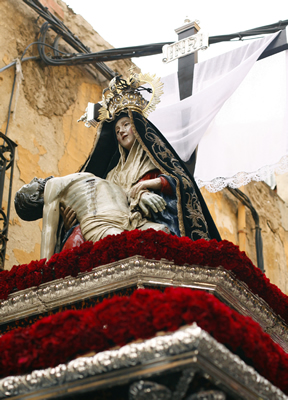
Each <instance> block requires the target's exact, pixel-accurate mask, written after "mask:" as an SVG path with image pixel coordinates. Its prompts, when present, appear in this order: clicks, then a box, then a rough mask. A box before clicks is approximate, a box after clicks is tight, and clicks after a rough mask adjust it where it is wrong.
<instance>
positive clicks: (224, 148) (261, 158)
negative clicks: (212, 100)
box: [195, 51, 288, 192]
mask: <svg viewBox="0 0 288 400" xmlns="http://www.w3.org/2000/svg"><path fill="white" fill-rule="evenodd" d="M287 98H288V52H287V51H282V52H281V53H278V54H275V55H273V56H270V57H267V58H265V59H263V60H260V61H258V62H257V63H256V64H255V65H254V67H253V69H252V70H251V71H250V72H249V74H248V75H247V76H246V78H245V80H244V81H243V82H242V83H241V85H240V86H239V87H238V89H237V90H236V91H235V93H234V94H233V95H232V96H231V97H230V98H229V99H228V100H227V102H226V103H225V104H224V106H223V107H222V109H221V110H220V111H219V113H218V114H217V115H216V117H215V119H214V120H213V122H212V123H211V124H210V126H209V128H208V130H207V131H206V133H205V135H204V137H203V139H202V140H201V142H200V144H199V147H198V153H197V164H196V170H195V178H196V181H197V183H198V185H199V186H200V187H201V186H205V187H206V188H207V189H208V190H209V191H212V192H216V191H218V190H221V189H223V188H224V187H226V186H231V187H233V188H237V187H240V186H242V185H246V184H247V183H249V182H250V181H251V180H255V181H266V182H267V183H268V181H269V179H271V175H272V174H273V172H277V173H285V172H288V103H287ZM207 160H209V162H208V163H207ZM273 175H274V174H273Z"/></svg>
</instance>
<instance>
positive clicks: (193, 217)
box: [129, 113, 210, 240]
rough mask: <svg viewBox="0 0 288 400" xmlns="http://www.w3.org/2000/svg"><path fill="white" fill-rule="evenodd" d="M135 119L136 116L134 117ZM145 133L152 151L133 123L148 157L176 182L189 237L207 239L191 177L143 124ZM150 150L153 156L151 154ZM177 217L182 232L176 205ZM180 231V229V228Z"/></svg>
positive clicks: (202, 216) (149, 127)
mask: <svg viewBox="0 0 288 400" xmlns="http://www.w3.org/2000/svg"><path fill="white" fill-rule="evenodd" d="M129 116H130V118H131V120H132V121H133V115H132V113H130V114H129ZM136 119H137V118H136ZM137 122H138V123H141V124H143V125H144V123H143V120H141V119H139V118H138V119H137ZM144 127H145V135H144V138H145V140H146V143H147V144H149V146H150V148H151V149H152V151H149V149H148V146H145V144H144V143H143V141H142V139H141V137H140V135H139V134H138V132H137V130H136V127H135V125H134V124H133V128H134V134H135V135H136V137H137V140H138V141H139V142H140V143H141V145H142V146H143V147H144V148H145V151H146V152H147V154H149V157H150V159H151V160H152V162H153V163H154V164H155V166H156V167H157V168H158V169H159V170H160V171H162V172H163V173H164V174H166V175H168V176H171V177H172V178H174V179H175V180H176V183H177V198H178V202H179V201H181V197H183V200H184V203H185V208H186V210H185V211H186V216H187V219H188V220H189V221H190V225H191V226H190V231H191V234H190V237H191V239H192V240H196V239H199V238H203V239H206V240H209V238H210V237H209V232H208V225H207V222H206V220H205V217H204V215H203V211H202V207H201V204H200V201H199V199H198V197H197V195H196V191H195V186H194V184H193V182H192V180H191V179H189V177H188V175H187V173H186V172H185V171H184V169H183V167H182V166H181V163H180V161H179V160H178V159H177V158H176V157H175V155H174V153H173V152H172V151H171V150H170V149H169V147H167V145H166V144H165V143H164V141H163V140H162V139H161V138H160V137H159V135H158V134H157V132H156V131H155V130H154V129H153V128H152V127H151V126H147V125H145V126H144ZM152 152H153V154H154V156H152ZM181 184H182V185H183V190H180V185H181ZM178 219H179V225H180V228H181V227H182V232H181V233H182V234H183V230H184V234H185V227H184V226H183V225H184V223H183V210H180V208H179V207H178ZM180 231H181V229H180Z"/></svg>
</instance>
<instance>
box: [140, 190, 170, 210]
mask: <svg viewBox="0 0 288 400" xmlns="http://www.w3.org/2000/svg"><path fill="white" fill-rule="evenodd" d="M147 206H148V207H150V208H151V209H152V210H153V211H154V212H156V213H157V212H158V211H163V210H164V209H165V208H166V201H165V200H164V199H162V197H161V196H159V195H158V194H156V193H152V192H145V193H143V194H142V196H141V198H140V201H139V207H140V208H141V210H142V211H143V212H144V215H147V214H149V210H148V208H147Z"/></svg>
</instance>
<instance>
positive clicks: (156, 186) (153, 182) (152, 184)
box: [130, 178, 162, 198]
mask: <svg viewBox="0 0 288 400" xmlns="http://www.w3.org/2000/svg"><path fill="white" fill-rule="evenodd" d="M161 186H162V183H161V179H160V178H154V179H147V180H145V181H140V182H138V183H136V185H134V186H133V187H132V189H131V190H130V196H131V197H132V198H135V197H136V195H137V194H138V193H139V192H140V191H141V190H146V189H149V190H160V189H161Z"/></svg>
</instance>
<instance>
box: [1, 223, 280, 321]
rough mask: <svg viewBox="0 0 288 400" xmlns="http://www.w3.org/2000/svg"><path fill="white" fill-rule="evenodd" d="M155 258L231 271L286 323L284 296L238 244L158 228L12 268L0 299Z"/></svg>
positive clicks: (3, 274) (4, 276) (3, 280)
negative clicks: (141, 258) (112, 265)
mask: <svg viewBox="0 0 288 400" xmlns="http://www.w3.org/2000/svg"><path fill="white" fill-rule="evenodd" d="M136 254H138V255H142V256H144V257H146V258H152V259H156V260H160V259H161V258H165V259H167V260H170V261H174V262H175V264H178V265H183V264H185V263H187V264H198V265H208V266H210V267H218V266H219V265H222V266H223V267H224V268H225V269H227V270H229V271H233V272H234V274H235V275H236V277H237V278H238V279H239V280H241V281H243V282H245V283H246V284H247V285H248V286H249V288H250V290H251V291H252V292H253V293H255V294H258V295H259V296H260V297H262V298H263V299H264V300H265V301H266V302H267V303H268V304H269V305H270V307H272V308H273V310H274V311H275V312H276V313H277V314H279V315H280V316H281V317H282V318H283V319H284V320H285V321H286V323H288V297H287V296H286V295H285V294H283V293H282V292H281V291H280V289H278V287H277V286H276V285H273V284H271V283H270V281H269V279H268V278H266V276H265V275H264V274H263V273H262V272H261V271H260V270H259V269H258V268H256V267H255V266H254V265H253V264H252V262H251V260H249V258H248V257H247V256H246V254H245V253H244V252H240V251H239V248H238V246H235V245H234V244H233V243H231V242H228V241H227V240H223V241H221V242H217V241H216V240H210V241H205V240H202V239H201V240H197V241H195V242H192V241H191V240H190V239H189V238H188V237H182V238H179V237H177V236H172V235H167V234H166V233H164V232H161V231H158V232H156V231H154V230H153V229H149V230H147V231H139V230H134V231H131V232H123V233H121V234H120V235H117V236H108V237H106V238H105V239H103V240H100V241H99V242H97V243H95V244H94V245H93V243H91V242H85V243H83V244H82V245H81V246H80V247H75V248H73V249H71V250H65V251H63V252H61V253H59V254H54V255H53V256H52V257H51V259H50V260H49V261H48V262H47V264H45V260H40V261H32V262H31V263H30V264H28V265H27V264H24V265H19V266H14V267H13V268H12V269H11V271H2V272H0V298H1V299H6V298H7V296H8V294H9V293H11V292H12V291H13V290H15V288H16V289H18V290H21V289H25V288H28V287H32V286H38V285H39V284H41V283H44V282H48V281H51V280H53V279H55V278H64V277H65V276H68V275H72V276H77V274H78V273H79V272H85V271H91V270H92V268H94V267H98V266H100V265H105V264H108V263H111V262H113V261H117V260H121V259H123V258H126V257H131V256H133V255H136Z"/></svg>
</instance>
